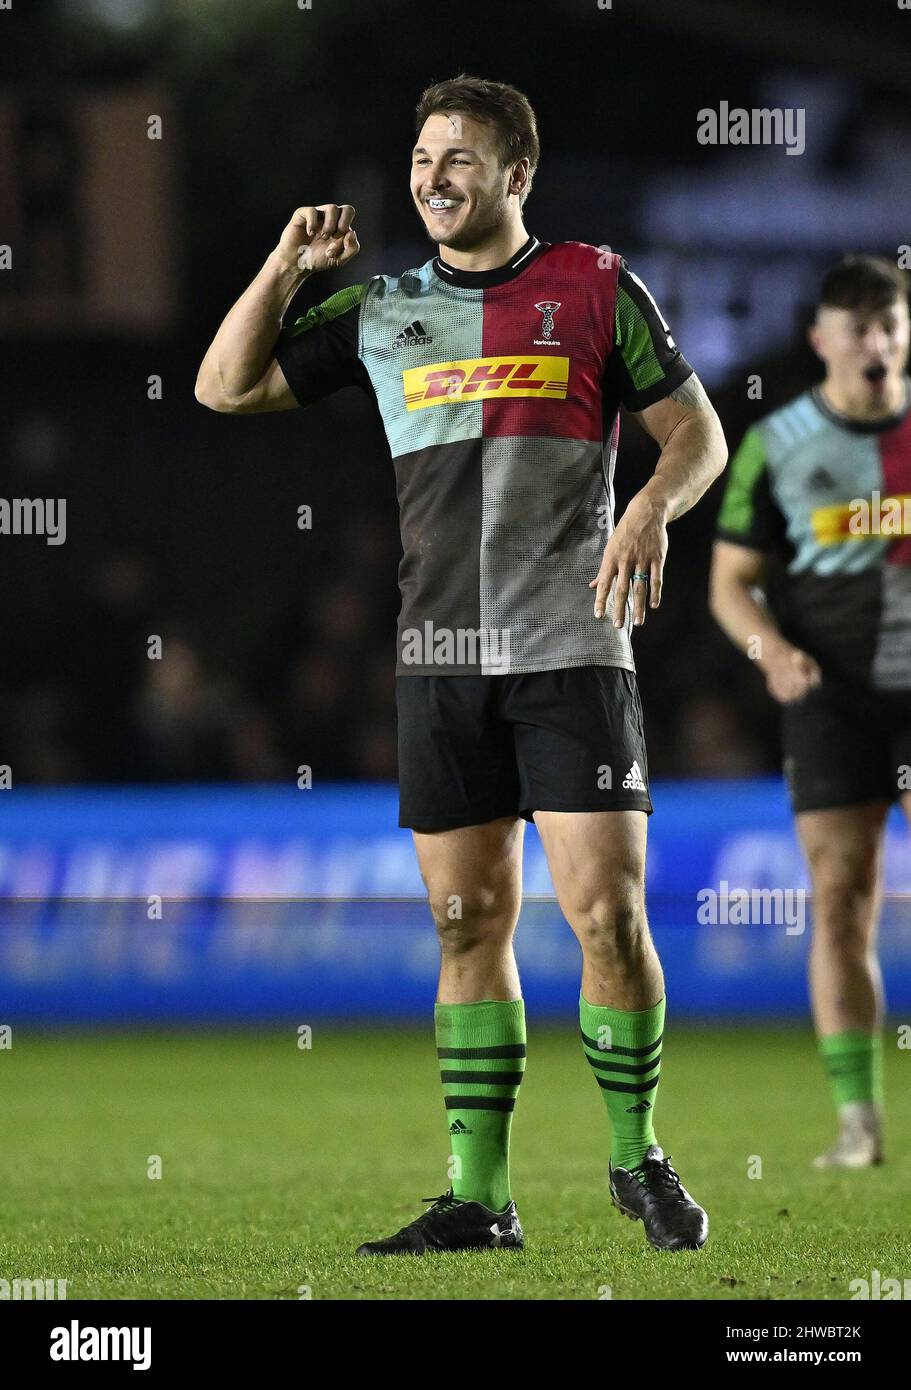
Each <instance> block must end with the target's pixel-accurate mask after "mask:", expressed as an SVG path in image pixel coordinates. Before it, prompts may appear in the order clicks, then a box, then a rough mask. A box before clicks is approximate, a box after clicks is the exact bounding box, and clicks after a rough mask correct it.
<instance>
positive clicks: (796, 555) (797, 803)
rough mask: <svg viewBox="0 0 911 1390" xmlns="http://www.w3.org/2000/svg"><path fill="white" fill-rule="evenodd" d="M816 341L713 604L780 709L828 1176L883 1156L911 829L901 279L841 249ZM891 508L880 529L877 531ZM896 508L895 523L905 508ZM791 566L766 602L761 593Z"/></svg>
mask: <svg viewBox="0 0 911 1390" xmlns="http://www.w3.org/2000/svg"><path fill="white" fill-rule="evenodd" d="M810 342H811V343H812V346H813V348H814V349H815V351H816V352H817V354H818V355H819V357H820V358H821V360H822V362H823V363H824V365H825V379H824V380H823V381H822V382H821V383H820V385H818V386H813V387H811V388H810V389H809V390H807V391H804V392H803V393H802V394H801V395H799V396H798V397H797V398H796V400H793V401H791V402H790V403H789V404H788V405H785V406H783V407H782V408H781V409H780V410H776V411H773V412H772V413H771V414H770V415H767V416H766V417H765V418H764V419H762V420H760V421H758V422H757V423H756V424H755V425H754V426H753V427H752V429H750V430H748V431H747V433H746V435H745V436H744V439H743V442H742V444H741V446H740V448H739V449H738V451H737V454H736V456H735V457H734V459H733V461H732V463H731V469H730V476H729V479H728V485H727V490H726V492H725V497H724V502H723V504H722V508H721V512H720V514H719V518H718V540H717V542H716V544H715V550H714V558H713V564H712V586H711V587H712V598H711V603H712V611H713V613H714V614H715V617H716V618H717V620H718V622H719V623H720V624H721V626H722V627H723V628H724V630H725V632H726V633H727V634H728V636H729V637H730V638H731V640H732V641H733V642H735V643H736V644H737V646H739V647H740V648H741V649H742V650H744V651H749V653H750V655H752V656H754V657H755V658H756V661H757V665H758V666H759V668H760V670H761V671H762V673H763V675H764V676H765V679H766V684H767V686H768V689H769V693H770V694H771V696H772V697H773V699H775V700H777V701H778V702H779V703H780V704H781V706H782V744H783V750H784V770H785V775H786V778H787V781H788V786H789V790H790V795H791V801H792V805H793V808H794V812H795V815H796V820H797V831H798V835H799V837H800V842H801V845H802V848H803V851H804V855H805V857H806V860H807V863H808V865H809V870H810V877H811V880H812V885H813V941H812V946H811V950H810V994H811V1000H812V1005H813V1016H814V1021H815V1024H816V1031H817V1035H818V1038H819V1049H820V1053H821V1056H822V1060H823V1063H824V1065H825V1067H826V1070H827V1071H828V1074H829V1077H830V1080H831V1086H832V1096H833V1099H834V1101H835V1106H836V1110H837V1115H838V1137H837V1139H836V1142H835V1145H834V1146H833V1148H831V1149H829V1150H828V1151H827V1152H825V1153H822V1154H819V1155H818V1156H817V1157H816V1159H815V1160H814V1163H815V1165H816V1166H817V1167H818V1168H867V1167H870V1166H872V1165H874V1164H876V1163H879V1162H880V1161H881V1159H882V1157H883V1144H882V1083H881V1037H880V1033H881V1029H882V1023H883V991H882V979H881V976H880V970H879V964H878V960H877V955H876V929H877V917H878V894H879V876H880V869H881V863H882V847H883V835H884V830H885V824H886V816H887V815H888V812H889V807H890V805H891V804H892V803H893V802H895V801H899V800H901V802H902V804H903V806H904V810H905V813H906V814H907V816H908V817H909V819H911V791H909V789H908V780H907V778H908V771H909V768H911V528H909V529H908V530H905V529H904V526H903V524H902V521H901V518H902V517H903V514H904V507H903V505H901V504H902V503H903V501H904V499H905V498H906V497H909V496H911V383H909V381H908V378H907V376H906V374H905V373H906V364H907V360H908V343H909V315H908V290H907V283H906V279H905V276H904V274H903V272H902V271H900V270H899V269H898V268H897V267H896V266H895V265H893V264H892V263H890V262H889V261H886V260H882V259H880V258H877V257H875V256H849V257H847V258H846V259H845V260H844V261H842V262H841V263H840V264H839V265H836V266H833V268H832V269H831V271H829V273H828V274H827V275H826V276H825V278H824V280H823V284H822V288H821V293H820V301H819V306H818V309H817V312H816V318H815V321H814V323H813V325H812V327H811V329H810ZM883 499H889V500H890V501H892V502H893V503H895V504H896V505H895V506H892V507H888V508H886V509H885V510H886V514H887V516H886V519H887V520H888V522H889V525H888V530H886V529H885V527H884V526H881V525H880V524H879V513H880V510H882V503H883ZM896 516H897V517H898V518H899V520H898V525H894V524H893V517H896ZM776 557H777V558H778V559H781V560H784V562H785V566H786V574H785V576H784V579H783V583H779V584H778V586H777V588H778V590H779V593H778V595H777V599H776V603H775V605H774V607H773V608H770V607H769V605H768V604H767V602H766V601H765V598H764V595H763V588H764V586H765V585H766V582H767V579H769V578H770V577H771V575H772V573H773V571H774V568H775V560H776Z"/></svg>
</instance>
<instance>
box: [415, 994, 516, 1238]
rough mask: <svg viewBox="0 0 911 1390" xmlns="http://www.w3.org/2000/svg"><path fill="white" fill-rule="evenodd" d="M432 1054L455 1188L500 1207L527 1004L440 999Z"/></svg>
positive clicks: (506, 1178)
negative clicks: (436, 1060) (435, 1059)
mask: <svg viewBox="0 0 911 1390" xmlns="http://www.w3.org/2000/svg"><path fill="white" fill-rule="evenodd" d="M434 1019H435V1023H436V1038H437V1055H438V1056H439V1058H440V1077H441V1079H442V1082H443V1094H444V1096H445V1098H446V1118H447V1120H448V1121H449V1136H450V1145H451V1153H452V1156H453V1158H455V1159H457V1160H458V1162H457V1163H456V1164H455V1165H454V1169H455V1172H454V1174H453V1179H452V1191H453V1195H454V1196H455V1197H461V1198H462V1200H463V1201H468V1202H483V1203H484V1206H485V1207H490V1209H491V1211H502V1210H503V1208H504V1207H505V1206H506V1205H507V1204H508V1203H509V1201H510V1192H509V1131H510V1127H511V1125H512V1113H513V1109H514V1107H515V1103H516V1096H517V1095H518V1093H519V1085H520V1084H521V1081H522V1074H523V1072H524V1071H525V1003H524V1001H523V1000H522V999H511V1000H508V1001H503V1002H501V1001H500V1000H496V999H482V1000H481V1001H480V1002H479V1003H477V1004H437V1005H436V1006H435V1008H434Z"/></svg>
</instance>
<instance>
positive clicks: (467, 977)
mask: <svg viewBox="0 0 911 1390" xmlns="http://www.w3.org/2000/svg"><path fill="white" fill-rule="evenodd" d="M524 831H525V823H524V821H522V820H518V819H514V818H512V817H508V818H504V819H502V820H495V821H489V822H488V823H487V824H486V825H469V826H466V827H465V828H463V829H459V830H438V831H435V832H434V833H432V834H423V833H422V834H419V833H418V832H417V831H414V832H412V833H413V835H414V845H415V849H416V850H417V856H418V865H419V867H420V870H421V877H422V878H423V880H424V883H425V885H426V888H427V894H428V898H429V901H430V910H431V912H432V913H433V919H434V922H435V923H436V928H437V935H438V936H439V940H440V952H441V963H440V988H439V993H438V995H437V1001H438V1003H440V1004H470V1003H473V1002H474V1001H476V1000H479V999H501V1000H502V999H518V998H519V997H520V995H521V989H520V987H519V972H518V970H517V968H516V958H515V955H514V954H513V948H512V940H513V935H514V933H515V929H516V922H517V920H518V917H519V908H520V907H521V903H522V841H523V836H524Z"/></svg>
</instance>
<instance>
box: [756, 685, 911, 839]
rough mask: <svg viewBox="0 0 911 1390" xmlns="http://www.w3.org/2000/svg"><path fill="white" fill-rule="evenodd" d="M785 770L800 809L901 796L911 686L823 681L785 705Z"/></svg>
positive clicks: (910, 759) (908, 753) (909, 752)
mask: <svg viewBox="0 0 911 1390" xmlns="http://www.w3.org/2000/svg"><path fill="white" fill-rule="evenodd" d="M781 708H782V746H783V752H784V774H785V780H786V781H787V784H788V790H789V792H790V795H791V804H792V806H793V808H794V811H795V813H796V812H798V811H825V810H830V809H832V808H834V807H836V806H853V805H858V804H860V803H861V802H864V801H895V800H897V798H898V797H899V796H901V794H902V790H903V787H905V786H906V785H907V776H908V774H907V773H905V777H904V780H903V781H902V783H901V785H900V782H899V778H900V771H901V769H902V768H903V767H904V768H906V769H907V768H911V691H907V692H903V691H892V690H869V689H865V688H863V687H860V686H847V685H839V684H836V683H835V682H831V681H826V680H825V679H824V680H823V681H822V683H821V684H820V685H817V686H814V687H813V689H812V690H810V691H809V692H808V694H806V695H805V696H804V698H803V699H802V700H797V701H795V702H794V703H792V704H786V705H782V707H781Z"/></svg>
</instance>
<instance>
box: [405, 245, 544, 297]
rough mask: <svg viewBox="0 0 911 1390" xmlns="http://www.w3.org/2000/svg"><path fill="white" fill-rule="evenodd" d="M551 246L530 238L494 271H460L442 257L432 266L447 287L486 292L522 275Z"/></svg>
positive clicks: (495, 267)
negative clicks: (457, 286) (453, 286)
mask: <svg viewBox="0 0 911 1390" xmlns="http://www.w3.org/2000/svg"><path fill="white" fill-rule="evenodd" d="M549 245H550V242H548V241H539V240H538V238H537V237H536V236H530V237H529V238H528V240H527V241H526V243H525V245H524V246H520V247H519V249H518V251H517V252H516V253H515V255H514V256H513V257H512V258H511V259H510V260H508V261H507V262H506V264H505V265H497V266H494V267H493V269H492V270H459V269H458V268H457V267H456V266H454V265H448V264H447V262H446V261H444V260H443V258H442V256H434V258H433V260H432V261H431V265H432V266H433V269H434V272H435V273H436V275H437V278H438V279H440V280H442V281H443V282H444V283H445V284H447V285H459V286H461V288H462V289H466V290H486V289H489V288H490V286H491V285H505V284H506V282H507V280H513V279H515V277H516V276H517V275H521V273H522V271H523V270H524V269H525V268H526V266H528V265H530V264H531V262H532V261H533V260H534V259H535V257H536V256H540V254H541V252H542V251H545V250H546V249H547V247H548V246H549Z"/></svg>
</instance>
